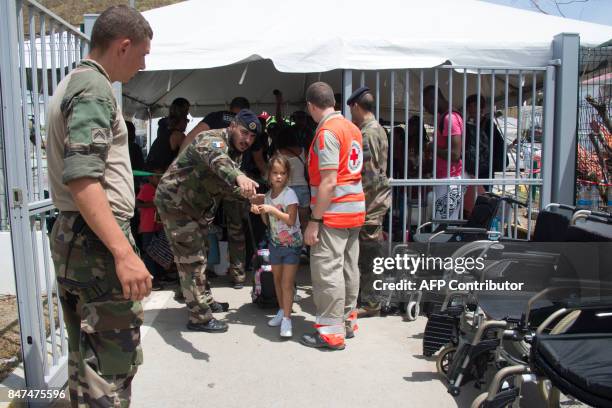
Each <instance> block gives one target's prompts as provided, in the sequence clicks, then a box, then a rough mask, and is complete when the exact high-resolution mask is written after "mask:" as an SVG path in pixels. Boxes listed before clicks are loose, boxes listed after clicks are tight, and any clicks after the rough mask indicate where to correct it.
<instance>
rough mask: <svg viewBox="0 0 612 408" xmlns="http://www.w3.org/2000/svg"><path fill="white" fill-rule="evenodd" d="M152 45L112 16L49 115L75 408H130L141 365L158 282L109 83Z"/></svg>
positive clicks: (126, 11) (137, 18) (124, 19)
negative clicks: (149, 300)
mask: <svg viewBox="0 0 612 408" xmlns="http://www.w3.org/2000/svg"><path fill="white" fill-rule="evenodd" d="M152 38H153V30H151V26H150V25H149V23H148V22H147V20H145V18H144V17H143V16H142V14H140V13H139V12H138V11H136V10H135V9H133V8H130V7H127V6H124V5H121V6H112V7H109V8H108V9H106V10H105V11H104V12H103V13H102V14H100V16H99V17H98V18H97V20H96V22H95V24H94V26H93V29H92V32H91V43H90V52H89V54H88V55H87V56H86V57H85V58H84V59H83V60H82V61H81V62H80V63H79V64H78V65H77V66H76V68H75V69H73V70H72V71H70V73H69V74H68V75H66V77H65V78H64V79H62V81H61V82H60V83H59V84H58V86H57V89H56V91H55V92H54V94H53V97H52V98H51V101H50V104H49V111H48V112H47V115H46V118H47V131H48V139H47V148H48V151H47V152H48V156H47V163H48V166H49V184H50V187H51V199H52V200H53V204H54V205H55V206H56V207H57V209H58V210H59V211H60V213H59V216H58V218H57V221H56V222H55V224H54V225H53V231H52V232H51V236H50V239H49V240H50V243H51V253H52V257H53V262H54V265H55V271H56V276H57V291H58V296H59V299H60V302H61V306H62V310H63V317H64V322H65V324H66V331H67V332H68V364H67V365H68V389H69V394H70V403H71V405H72V406H73V407H77V406H98V407H127V406H129V405H130V398H131V385H132V380H133V379H134V376H135V375H136V372H137V370H138V366H139V365H140V364H142V361H143V357H142V349H141V347H140V326H141V325H142V323H143V321H144V313H143V308H142V304H141V303H140V301H141V300H142V299H143V298H144V297H145V296H148V295H149V293H150V292H151V278H152V276H151V274H150V273H149V271H147V268H146V267H145V265H144V263H143V262H142V260H141V259H140V257H138V255H137V254H136V252H135V243H134V239H133V237H132V234H131V232H130V222H129V220H130V218H132V215H133V213H134V202H135V198H134V184H133V179H132V167H131V165H130V155H129V147H128V135H127V127H126V125H125V121H124V119H123V115H122V114H121V110H120V107H119V105H118V103H117V100H116V99H115V95H114V93H113V87H112V83H113V82H115V81H120V82H122V83H127V82H128V81H129V80H130V78H132V77H133V76H134V75H135V74H136V73H137V72H138V71H139V70H141V69H144V68H145V56H146V55H147V54H148V53H149V50H150V47H151V39H152ZM45 358H46V356H45Z"/></svg>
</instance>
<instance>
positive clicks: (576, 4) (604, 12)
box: [484, 0, 612, 26]
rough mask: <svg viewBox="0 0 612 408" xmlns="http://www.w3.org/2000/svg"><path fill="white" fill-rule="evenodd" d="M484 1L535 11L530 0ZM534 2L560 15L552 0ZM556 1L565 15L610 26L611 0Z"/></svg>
mask: <svg viewBox="0 0 612 408" xmlns="http://www.w3.org/2000/svg"><path fill="white" fill-rule="evenodd" d="M484 1H487V2H489V3H496V4H502V5H505V6H512V7H517V8H524V9H527V10H534V11H537V9H536V8H535V7H534V6H533V3H532V2H531V1H530V0H484ZM536 3H538V5H539V6H540V7H541V8H542V9H543V10H544V11H546V12H547V13H549V14H553V15H556V16H559V15H560V14H559V10H557V8H556V7H555V4H554V3H555V2H554V0H537V1H536ZM557 3H559V8H560V9H561V12H562V13H563V14H564V15H565V17H568V18H573V19H577V20H584V21H590V22H592V23H598V24H606V25H610V26H612V0H587V1H584V0H573V1H572V0H557ZM562 3H569V4H562Z"/></svg>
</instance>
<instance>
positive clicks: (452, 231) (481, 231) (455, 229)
mask: <svg viewBox="0 0 612 408" xmlns="http://www.w3.org/2000/svg"><path fill="white" fill-rule="evenodd" d="M444 232H445V233H447V234H458V233H463V234H486V233H487V232H488V231H487V229H486V228H475V227H455V226H451V227H448V228H446V229H445V230H444Z"/></svg>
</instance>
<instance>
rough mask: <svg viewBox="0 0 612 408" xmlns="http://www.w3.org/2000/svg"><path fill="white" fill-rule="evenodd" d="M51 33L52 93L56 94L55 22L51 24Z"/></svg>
mask: <svg viewBox="0 0 612 408" xmlns="http://www.w3.org/2000/svg"><path fill="white" fill-rule="evenodd" d="M49 25H50V27H49V28H50V31H49V39H50V47H49V48H50V49H51V92H53V93H55V89H56V88H57V57H56V56H57V50H56V48H55V46H56V44H55V37H56V35H57V34H56V32H55V23H54V22H53V20H51V21H50V22H49Z"/></svg>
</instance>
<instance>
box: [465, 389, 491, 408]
mask: <svg viewBox="0 0 612 408" xmlns="http://www.w3.org/2000/svg"><path fill="white" fill-rule="evenodd" d="M487 395H489V393H488V392H483V393H482V394H480V395H479V396H477V397H476V398H475V399H474V401H472V405H470V408H482V407H483V406H484V402H485V400H486V399H487Z"/></svg>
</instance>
